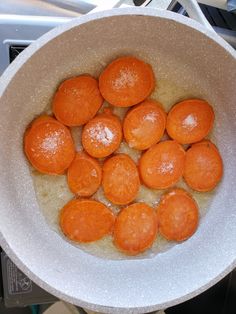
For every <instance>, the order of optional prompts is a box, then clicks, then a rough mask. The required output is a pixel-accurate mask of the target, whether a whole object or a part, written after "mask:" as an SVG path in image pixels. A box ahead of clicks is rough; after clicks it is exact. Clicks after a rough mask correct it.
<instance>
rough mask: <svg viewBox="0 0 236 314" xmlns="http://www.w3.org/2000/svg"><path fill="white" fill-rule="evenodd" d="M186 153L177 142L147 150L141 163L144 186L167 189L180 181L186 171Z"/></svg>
mask: <svg viewBox="0 0 236 314" xmlns="http://www.w3.org/2000/svg"><path fill="white" fill-rule="evenodd" d="M184 160H185V151H184V149H183V148H182V146H181V145H180V144H178V143H177V142H176V141H164V142H160V143H158V144H156V145H154V146H152V147H151V148H149V150H147V151H146V152H145V153H144V154H143V155H142V157H141V158H140V161H139V171H140V175H141V179H142V180H143V182H144V184H145V185H146V186H147V187H149V188H153V189H166V188H168V187H171V186H172V185H174V184H175V183H177V182H178V181H179V179H180V178H181V176H182V175H183V171H184Z"/></svg>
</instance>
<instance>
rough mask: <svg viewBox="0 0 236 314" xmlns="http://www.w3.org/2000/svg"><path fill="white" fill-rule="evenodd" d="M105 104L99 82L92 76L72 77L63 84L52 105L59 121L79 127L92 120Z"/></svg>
mask: <svg viewBox="0 0 236 314" xmlns="http://www.w3.org/2000/svg"><path fill="white" fill-rule="evenodd" d="M102 103H103V98H102V96H101V94H100V91H99V88H98V82H97V80H96V79H95V78H93V77H92V76H90V75H80V76H78V77H72V78H70V79H67V80H65V81H64V82H62V83H61V85H60V86H59V88H58V90H57V91H56V93H55V96H54V98H53V103H52V109H53V113H54V115H55V116H56V118H57V120H58V121H60V122H61V123H63V124H65V125H67V126H79V125H83V124H85V123H87V122H88V121H89V120H90V119H92V118H93V117H94V116H95V114H96V113H97V111H98V110H99V108H100V107H101V105H102Z"/></svg>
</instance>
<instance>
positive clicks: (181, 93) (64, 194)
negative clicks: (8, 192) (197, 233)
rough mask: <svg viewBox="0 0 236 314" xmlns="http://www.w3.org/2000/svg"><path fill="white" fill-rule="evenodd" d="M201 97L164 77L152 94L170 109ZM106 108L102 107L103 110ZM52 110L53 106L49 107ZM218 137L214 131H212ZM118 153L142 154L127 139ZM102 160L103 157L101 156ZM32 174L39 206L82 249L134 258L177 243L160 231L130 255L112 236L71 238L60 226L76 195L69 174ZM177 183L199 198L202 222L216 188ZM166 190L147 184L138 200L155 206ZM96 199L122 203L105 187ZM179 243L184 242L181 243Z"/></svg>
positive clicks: (77, 131)
mask: <svg viewBox="0 0 236 314" xmlns="http://www.w3.org/2000/svg"><path fill="white" fill-rule="evenodd" d="M190 97H191V98H194V97H199V95H198V94H197V93H196V92H195V91H192V92H190V91H186V90H185V89H184V88H181V87H180V86H177V85H176V84H174V83H173V82H170V81H166V80H160V81H158V88H156V89H155V90H154V92H153V93H152V95H151V97H150V98H152V99H154V100H157V101H158V102H160V103H161V105H162V106H163V108H164V109H165V111H166V112H168V111H169V109H170V108H171V107H172V106H173V105H174V104H175V103H177V102H179V101H181V100H183V99H187V98H190ZM107 106H108V104H107V103H106V102H105V103H104V105H103V108H104V107H107ZM103 108H102V109H101V110H100V111H102V110H103ZM47 112H48V113H50V110H49V108H48V110H47ZM113 112H114V114H116V115H118V116H119V117H120V119H121V120H123V118H124V116H125V114H126V112H127V108H118V107H116V108H114V109H113ZM81 130H82V128H81V127H74V128H71V131H72V136H73V138H74V141H75V146H76V150H77V151H80V150H81V149H82V146H81ZM167 138H168V136H167V135H166V134H165V135H164V136H163V139H167ZM211 138H213V142H215V141H214V134H212V135H211ZM117 153H125V154H128V155H129V156H130V157H131V158H132V159H133V160H134V161H135V162H136V163H138V160H139V158H140V155H141V152H140V151H137V150H135V149H132V148H130V147H129V146H128V145H127V143H126V142H124V141H123V142H122V143H121V145H120V147H119V149H118V150H117ZM101 162H102V160H101ZM32 177H33V182H34V187H35V192H36V196H37V199H38V203H39V206H40V208H41V210H42V213H43V215H44V217H45V219H46V221H47V223H48V224H49V226H50V227H51V228H52V229H53V230H54V231H55V232H57V233H59V235H60V236H61V237H62V238H63V239H64V240H65V241H68V242H70V243H71V244H72V245H75V246H77V247H78V249H82V250H84V251H86V252H88V253H90V254H93V255H96V256H98V257H101V258H108V259H130V258H131V259H134V258H151V257H152V256H154V255H156V254H161V253H162V252H164V251H166V250H169V249H171V247H173V246H174V245H176V243H174V242H170V241H167V240H165V239H164V238H163V237H161V236H160V235H158V236H157V238H156V240H155V242H154V244H153V246H152V248H150V249H149V250H147V251H146V252H144V253H142V254H140V255H138V256H137V257H128V256H126V255H124V254H123V253H121V252H120V251H119V250H117V249H116V247H115V246H114V245H113V243H112V237H111V236H106V237H104V238H103V239H102V240H99V241H96V242H93V243H89V244H77V243H74V242H71V241H70V240H68V239H67V238H66V237H64V235H63V234H62V232H61V231H60V227H59V224H58V216H59V212H60V209H61V208H62V207H63V206H64V205H65V204H66V203H67V202H68V201H69V200H71V199H73V198H74V197H75V196H74V195H73V194H72V193H71V192H70V190H69V188H68V185H67V180H66V176H65V175H61V176H49V175H44V174H40V173H39V172H37V171H35V170H32ZM176 187H182V188H184V189H186V190H187V191H189V192H190V193H191V195H192V196H193V197H194V199H195V200H196V201H197V203H198V206H199V211H200V223H201V220H202V219H204V218H203V217H204V216H205V214H206V212H207V209H208V208H209V206H210V202H211V200H212V198H213V195H214V193H215V191H213V192H208V193H199V192H196V191H193V190H191V189H190V188H189V187H188V186H187V185H186V184H185V182H184V181H183V180H181V181H180V182H179V183H178V184H176ZM163 193H164V191H163V190H152V189H149V188H147V187H145V186H143V185H142V186H141V187H140V190H139V193H138V195H137V198H136V200H135V201H134V202H145V203H147V204H148V205H150V206H152V207H154V208H155V207H156V206H157V204H158V202H159V200H160V197H161V195H162V194H163ZM92 198H93V199H95V200H98V201H100V202H102V203H104V204H105V205H106V206H108V207H109V208H111V209H112V210H113V212H114V213H115V214H117V213H118V212H119V211H120V209H121V208H122V206H116V205H114V204H111V203H110V202H109V201H108V200H107V199H106V198H105V196H104V194H103V190H102V188H99V190H98V191H97V192H96V193H95V194H94V195H93V196H92ZM178 245H181V243H180V244H178Z"/></svg>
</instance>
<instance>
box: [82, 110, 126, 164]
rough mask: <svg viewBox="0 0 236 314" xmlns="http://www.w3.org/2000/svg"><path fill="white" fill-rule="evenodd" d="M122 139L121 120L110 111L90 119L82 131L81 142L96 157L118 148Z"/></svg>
mask: <svg viewBox="0 0 236 314" xmlns="http://www.w3.org/2000/svg"><path fill="white" fill-rule="evenodd" d="M121 140H122V126H121V122H120V120H119V119H118V117H116V116H115V115H113V114H111V113H102V114H100V115H97V116H96V117H95V118H93V119H92V120H90V121H89V122H88V123H87V124H86V125H85V126H84V128H83V131H82V144H83V147H84V149H85V150H86V151H87V153H88V154H89V155H91V156H93V157H96V158H102V157H107V156H109V155H110V154H112V153H113V152H114V151H115V150H117V149H118V147H119V145H120V143H121Z"/></svg>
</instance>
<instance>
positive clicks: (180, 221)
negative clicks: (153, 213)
mask: <svg viewBox="0 0 236 314" xmlns="http://www.w3.org/2000/svg"><path fill="white" fill-rule="evenodd" d="M157 218H158V226H159V232H160V234H162V235H163V236H164V237H165V238H166V239H167V240H172V241H183V240H186V239H188V238H189V237H191V236H192V235H193V234H194V232H195V231H196V229H197V226H198V220H199V214H198V205H197V203H196V202H195V200H194V199H193V198H192V197H191V195H190V194H188V193H187V192H186V191H184V190H182V189H174V190H172V191H170V192H168V193H166V194H164V195H163V196H162V198H161V201H160V203H159V205H158V207H157Z"/></svg>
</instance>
